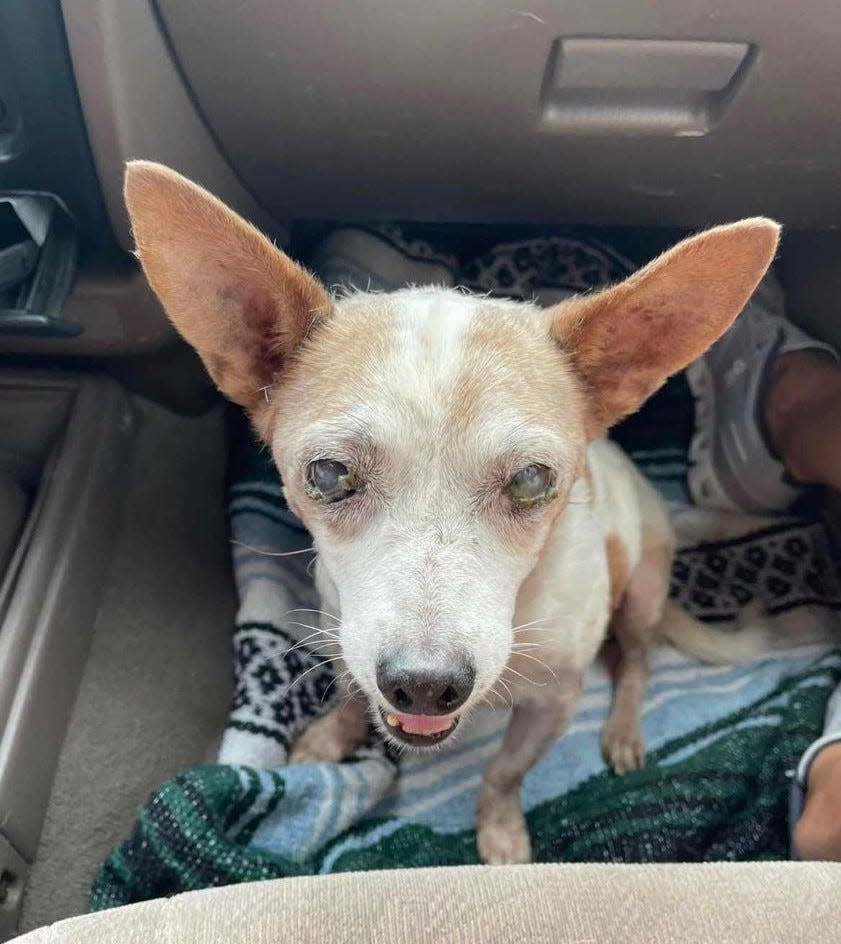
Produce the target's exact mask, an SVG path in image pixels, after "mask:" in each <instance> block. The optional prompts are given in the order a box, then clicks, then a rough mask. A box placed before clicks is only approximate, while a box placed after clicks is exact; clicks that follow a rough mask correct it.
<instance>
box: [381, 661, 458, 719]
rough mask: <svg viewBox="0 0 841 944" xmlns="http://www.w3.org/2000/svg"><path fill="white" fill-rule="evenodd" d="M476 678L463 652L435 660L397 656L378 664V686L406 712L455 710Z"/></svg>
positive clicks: (419, 713) (440, 713) (434, 712)
mask: <svg viewBox="0 0 841 944" xmlns="http://www.w3.org/2000/svg"><path fill="white" fill-rule="evenodd" d="M475 681H476V670H475V669H474V668H473V666H472V664H471V663H470V661H469V660H468V659H467V658H466V657H464V656H461V657H456V658H452V657H450V658H448V659H446V660H445V659H441V660H440V661H436V662H435V663H429V662H423V663H421V662H414V661H413V660H411V659H408V658H406V657H405V656H397V657H394V658H384V659H381V660H380V662H379V663H378V665H377V686H378V687H379V689H380V691H381V692H382V694H383V696H384V697H385V698H386V700H387V701H388V703H389V704H390V705H391V706H392V707H393V708H395V709H397V711H400V712H404V713H405V714H413V715H448V714H452V713H453V712H455V711H458V709H459V708H461V706H462V705H463V704H464V703H465V702H466V701H467V699H468V698H469V696H470V693H471V692H472V691H473V683H474V682H475Z"/></svg>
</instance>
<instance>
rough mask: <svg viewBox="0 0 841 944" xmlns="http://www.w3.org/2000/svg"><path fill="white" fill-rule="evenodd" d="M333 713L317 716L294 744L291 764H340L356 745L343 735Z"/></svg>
mask: <svg viewBox="0 0 841 944" xmlns="http://www.w3.org/2000/svg"><path fill="white" fill-rule="evenodd" d="M343 734H344V732H343V730H342V728H341V727H340V726H339V725H337V724H336V723H335V720H334V719H333V716H332V715H325V716H324V717H323V718H317V719H316V720H315V721H313V722H312V724H311V725H310V726H309V727H308V728H307V729H306V730H305V731H304V732H303V734H302V735H301V736H300V737H299V738H298V740H297V741H295V743H294V744H293V745H292V750H291V752H290V754H289V763H290V764H318V763H326V764H338V763H339V762H340V761H343V760H344V759H345V758H346V757H348V756H349V755H350V754H352V753H353V749H354V747H355V746H356V745H355V744H354V743H349V741H348V739H347V738H346V737H344V736H343Z"/></svg>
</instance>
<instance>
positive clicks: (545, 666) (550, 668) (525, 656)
mask: <svg viewBox="0 0 841 944" xmlns="http://www.w3.org/2000/svg"><path fill="white" fill-rule="evenodd" d="M517 655H520V656H522V657H523V658H524V659H531V661H532V662H536V663H537V664H538V665H542V666H543V668H544V669H546V671H547V672H549V674H550V675H551V676H552V678H553V679H554V680H555V681H556V682H557V681H558V676H557V675H556V674H555V670H554V669H553V668H552V666H551V665H548V664H547V663H546V662H544V661H543V659H538V658H537V656H530V655H529V654H528V653H527V652H518V653H517ZM508 668H509V670H510V671H512V672H513V671H514V670H513V669H512V668H511V666H508ZM535 684H536V683H535Z"/></svg>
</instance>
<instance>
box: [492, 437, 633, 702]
mask: <svg viewBox="0 0 841 944" xmlns="http://www.w3.org/2000/svg"><path fill="white" fill-rule="evenodd" d="M589 460H590V462H589V465H590V469H589V475H588V476H586V477H585V478H582V479H581V480H580V481H579V483H577V485H576V486H575V488H574V489H573V491H572V494H571V495H570V503H569V505H568V507H567V509H566V510H565V511H564V513H563V514H562V515H561V517H560V518H559V519H558V521H557V522H556V524H555V526H554V528H553V531H552V532H551V534H550V536H549V539H548V540H547V542H546V545H545V546H544V549H543V551H542V553H541V557H540V560H539V561H538V564H537V566H536V567H535V569H534V570H533V571H532V573H531V574H530V575H529V577H528V578H527V579H526V581H525V582H524V584H523V587H522V588H521V591H520V594H519V596H518V598H517V607H516V611H515V617H514V627H515V629H514V641H513V648H512V655H511V658H510V660H509V663H508V669H509V672H508V675H509V676H511V677H512V678H513V680H516V681H517V683H518V686H519V687H520V688H521V689H522V688H523V687H524V686H527V687H534V686H539V685H544V684H550V683H552V682H553V681H554V680H555V677H556V676H557V675H558V674H559V673H562V672H565V671H567V670H576V671H580V670H582V669H584V668H586V666H587V665H589V664H590V663H591V662H592V661H593V659H594V658H595V656H596V653H597V652H598V649H599V647H600V645H601V643H602V642H603V640H604V638H605V635H606V632H607V628H608V625H609V622H610V617H611V608H612V606H611V598H612V593H611V578H612V577H614V579H615V574H612V573H611V568H612V562H611V560H610V559H609V553H608V549H609V548H610V547H616V546H620V547H621V548H622V550H623V554H624V564H625V567H626V568H627V569H628V570H632V569H633V567H635V566H636V563H637V562H638V560H639V554H640V543H641V537H640V535H641V529H642V522H641V512H640V502H639V496H638V488H637V482H636V470H635V469H634V467H633V465H632V464H631V462H630V460H629V459H628V458H627V457H626V456H625V455H624V453H622V452H621V450H619V449H618V448H617V447H615V446H614V445H613V444H610V443H607V442H598V443H593V444H592V445H591V447H590V450H589Z"/></svg>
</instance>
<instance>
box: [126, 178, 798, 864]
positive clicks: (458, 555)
mask: <svg viewBox="0 0 841 944" xmlns="http://www.w3.org/2000/svg"><path fill="white" fill-rule="evenodd" d="M125 193H126V202H127V205H128V210H129V213H130V215H131V220H132V224H133V228H134V235H135V239H136V243H137V254H138V256H139V258H140V261H141V263H142V265H143V268H144V270H145V272H146V275H147V277H148V279H149V282H150V283H151V285H152V288H153V289H154V290H155V292H156V293H157V295H158V297H159V298H160V300H161V302H162V303H163V306H164V308H165V309H166V311H167V312H168V314H169V317H170V318H171V319H172V321H173V323H174V324H175V326H176V328H177V329H178V330H179V331H180V332H181V334H182V335H183V336H184V337H185V338H186V339H187V341H188V342H189V343H190V344H192V345H193V346H194V347H195V348H196V350H197V351H198V353H199V354H200V355H201V357H202V360H203V361H204V363H205V365H206V366H207V369H208V371H209V372H210V375H211V377H212V378H213V380H214V381H215V383H216V384H217V385H218V386H219V388H220V390H221V391H222V392H223V393H224V394H226V395H227V396H228V397H230V399H231V400H233V401H235V402H236V403H238V404H240V405H241V406H243V407H244V408H245V410H246V411H247V412H248V414H249V415H250V418H251V421H252V423H253V425H254V427H255V429H256V430H257V432H258V433H259V435H260V436H261V437H262V439H263V440H264V441H265V442H266V444H267V445H268V446H269V447H270V448H271V451H272V454H273V456H274V459H275V462H276V463H277V467H278V469H279V470H280V473H281V476H282V479H283V484H284V489H285V494H286V497H287V500H288V502H289V506H290V507H291V508H292V509H293V510H294V511H295V513H296V514H297V515H298V516H299V517H300V518H301V520H302V521H303V522H304V523H305V524H306V526H307V528H309V530H310V532H311V534H312V536H313V539H314V542H315V546H316V549H317V552H318V558H317V567H316V583H317V587H318V590H319V593H320V595H321V599H322V601H323V607H324V609H325V610H329V611H330V612H331V613H333V614H336V615H337V616H340V617H341V622H340V625H339V627H338V629H337V630H336V632H337V637H338V645H339V647H340V654H341V658H342V660H343V665H344V667H345V668H346V669H347V670H348V672H347V673H345V674H344V675H343V679H352V680H353V682H355V685H351V686H349V687H348V686H347V685H346V692H345V693H346V694H347V695H348V697H346V698H343V699H341V700H340V701H339V706H338V707H337V708H334V709H333V710H332V711H331V712H329V713H328V714H326V715H324V716H323V717H322V718H320V719H319V720H318V721H316V722H314V723H313V724H312V725H311V726H310V727H309V728H308V729H307V730H306V731H305V732H304V734H303V736H302V737H301V738H300V740H299V741H298V743H297V744H296V746H295V748H294V750H293V752H292V757H291V761H292V762H295V761H303V760H329V761H339V760H341V759H342V758H344V757H346V756H347V755H349V754H350V753H352V752H353V750H354V748H355V747H356V746H357V745H358V744H359V742H360V741H361V740H362V739H363V737H364V736H365V734H366V731H367V727H368V721H369V717H373V720H374V722H375V723H376V725H377V726H378V727H379V729H380V730H381V731H382V733H383V734H384V735H385V737H387V738H388V739H390V740H392V741H394V742H397V743H399V744H406V745H411V746H412V747H414V748H419V749H429V748H431V747H433V746H438V745H440V744H442V742H444V741H446V739H447V738H449V737H450V736H451V735H452V734H453V732H454V731H455V730H456V728H457V727H458V725H459V723H460V721H463V719H464V717H465V715H467V713H468V712H469V711H471V710H472V709H473V708H474V707H475V706H477V705H478V704H480V703H481V702H483V701H490V702H494V703H495V702H500V703H502V702H505V703H511V704H512V706H513V710H512V714H511V720H510V724H509V726H508V729H507V732H506V734H505V738H504V742H503V745H502V749H501V751H500V753H499V755H498V756H497V757H496V758H495V759H494V760H493V761H492V762H491V763H490V764H489V765H488V768H487V770H486V772H485V775H484V779H483V783H482V787H481V792H480V797H479V803H478V811H477V841H478V848H479V855H480V857H481V859H482V860H483V861H484V862H489V863H507V862H526V861H528V860H529V859H530V855H531V850H530V841H529V836H528V832H527V829H526V823H525V819H524V817H523V814H522V811H521V808H520V802H519V789H520V785H521V783H522V780H523V776H524V775H525V773H526V772H527V771H528V770H529V768H530V767H532V765H533V764H535V762H536V761H537V760H538V759H539V758H540V757H541V756H542V754H543V753H544V752H545V751H546V750H547V748H548V747H549V746H550V745H551V744H552V743H553V742H554V741H555V740H556V739H557V738H558V737H559V736H560V735H561V734H562V732H563V731H564V729H565V727H566V726H567V724H568V722H569V720H570V718H571V716H572V714H573V712H574V711H575V707H576V702H577V699H578V696H579V691H580V687H581V673H582V670H583V669H585V668H586V667H587V666H588V665H589V664H590V663H591V662H592V661H593V660H594V658H595V657H596V655H597V653H598V651H599V649H600V647H601V646H602V644H603V642H604V641H605V639H606V636H607V635H608V631H609V632H610V635H611V636H612V639H613V643H612V645H613V649H614V658H613V659H612V660H611V661H612V672H613V677H614V685H615V691H614V699H613V706H612V709H611V712H610V716H609V717H608V719H607V722H606V725H605V728H604V732H603V735H602V746H603V750H604V753H605V757H606V759H607V760H608V762H609V763H610V764H611V765H612V766H613V768H614V769H615V770H616V771H617V772H619V773H622V772H625V771H629V770H632V769H635V768H638V767H640V766H641V765H642V763H643V743H642V735H641V731H640V721H639V718H640V708H641V704H642V700H643V695H644V691H645V686H646V681H647V663H646V649H647V647H648V646H649V645H651V644H652V643H653V642H654V641H655V639H657V638H658V637H661V636H665V637H668V638H669V639H671V640H672V641H673V642H675V643H676V644H678V645H680V646H682V647H683V648H685V649H686V650H687V651H690V652H691V651H693V647H694V648H695V650H696V651H698V650H699V648H701V649H704V651H705V652H709V651H710V648H711V646H714V645H720V646H721V647H722V661H728V652H727V651H725V650H726V647H727V646H728V645H729V646H733V645H734V643H732V642H731V643H728V642H727V636H725V635H722V634H717V633H714V631H711V630H706V629H705V628H704V627H703V626H701V625H700V624H698V623H697V622H695V621H694V620H692V619H691V618H690V617H689V616H688V615H687V614H685V613H683V612H682V611H680V610H678V609H677V608H676V607H674V606H672V605H670V604H667V602H666V597H667V591H668V585H669V571H670V565H671V561H672V554H673V547H674V538H673V535H672V531H671V528H670V525H669V521H668V517H667V514H666V511H665V508H664V506H663V504H662V502H661V500H660V498H659V497H658V496H657V494H656V493H655V492H654V491H653V490H652V489H651V488H650V487H649V486H648V485H647V484H646V482H645V481H644V480H643V478H642V477H641V476H640V474H639V473H638V472H637V470H636V469H635V468H634V466H633V465H632V463H631V462H630V460H629V459H628V458H627V457H626V456H625V455H624V454H623V453H622V452H621V451H620V450H619V449H618V448H617V447H616V446H615V445H613V444H611V443H610V442H608V441H607V440H606V439H605V438H604V434H605V432H606V430H607V429H608V427H610V426H611V424H613V423H615V422H616V421H617V420H619V419H621V418H622V417H624V416H627V415H628V414H629V413H632V412H634V411H635V410H637V409H638V408H639V406H640V405H641V404H642V403H643V402H644V401H645V400H646V399H647V398H648V397H649V396H651V394H652V393H653V392H654V391H655V390H657V389H658V387H660V385H661V384H662V383H663V382H664V381H665V380H666V378H667V377H669V376H670V375H671V374H673V373H675V372H676V371H679V370H681V369H682V368H683V367H685V366H686V365H687V364H688V363H689V362H691V361H692V360H694V359H695V358H696V357H698V356H699V355H700V354H702V353H703V352H704V350H706V348H707V347H709V345H710V344H712V343H713V341H715V340H716V339H717V338H718V337H719V336H720V335H721V334H722V333H723V332H724V331H725V330H726V329H727V328H728V326H729V325H730V323H731V322H732V321H733V319H734V318H735V317H736V315H737V314H738V313H739V312H740V311H741V309H742V307H743V306H744V305H745V303H746V301H747V300H748V298H749V297H750V295H751V293H752V292H753V290H754V288H755V287H756V285H757V283H758V282H759V280H760V279H761V277H762V276H763V274H764V273H765V271H766V269H767V268H768V266H769V264H770V262H771V260H772V258H773V256H774V253H775V251H776V247H777V241H778V237H779V227H778V226H777V224H776V223H774V222H772V221H771V220H767V219H762V218H757V219H749V220H743V221H742V222H739V223H733V224H731V225H728V226H720V227H717V228H715V229H711V230H708V231H707V232H704V233H701V234H700V235H698V236H694V237H692V238H690V239H687V240H685V241H684V242H682V243H680V244H679V245H677V246H676V247H675V248H673V249H672V250H670V251H669V252H667V253H665V254H664V255H662V256H660V257H659V258H658V259H656V260H655V261H654V262H652V263H651V264H650V265H648V266H646V267H645V268H643V269H641V270H640V271H638V272H637V273H636V274H634V275H633V276H631V277H630V278H629V279H627V280H626V281H625V282H623V283H622V284H620V285H617V286H615V287H612V288H608V289H605V290H604V291H600V292H597V293H594V294H592V295H585V296H580V297H577V298H574V299H572V300H571V301H568V302H564V303H562V304H560V305H557V306H556V307H554V308H549V309H547V310H542V309H540V308H537V307H536V306H534V305H532V304H528V303H525V302H515V301H504V300H498V299H495V298H488V297H484V296H474V295H471V294H469V293H465V292H461V291H458V290H452V289H442V288H407V289H404V290H402V291H398V292H393V293H390V294H373V293H367V292H356V293H352V294H349V295H348V296H347V297H342V298H333V297H331V295H330V294H329V293H328V292H327V291H326V289H325V288H324V287H323V286H322V285H320V284H319V282H318V281H316V279H315V278H314V277H313V276H311V275H310V274H309V273H307V272H306V271H305V270H304V269H302V268H300V267H299V266H298V265H296V264H295V263H294V262H292V261H291V260H290V259H289V258H288V257H287V256H286V255H284V254H283V253H282V252H281V251H280V250H279V249H277V248H276V247H275V246H274V245H273V244H272V243H271V242H270V241H269V240H268V239H266V238H265V237H264V236H262V235H261V234H260V233H259V232H258V231H257V230H256V229H254V228H253V227H252V226H250V225H249V224H248V223H246V222H245V221H244V220H243V219H241V218H240V217H238V216H237V215H236V214H235V213H233V212H232V211H231V210H229V209H228V208H227V207H226V206H224V205H223V204H222V203H221V202H220V201H219V200H217V199H216V198H215V197H213V196H211V195H210V194H209V193H207V192H206V191H205V190H203V189H202V188H201V187H199V186H197V185H196V184H194V183H192V182H190V181H189V180H187V179H185V178H184V177H182V176H180V175H179V174H177V173H175V172H174V171H172V170H170V169H168V168H166V167H163V166H161V165H159V164H154V163H149V162H145V161H137V162H133V163H131V164H129V165H128V171H127V175H126V191H125ZM664 614H666V615H667V616H668V618H664ZM331 628H332V629H336V627H331ZM705 634H706V635H705ZM711 636H714V637H715V640H716V641H715V642H711ZM731 654H732V653H731ZM351 692H352V694H351Z"/></svg>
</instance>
